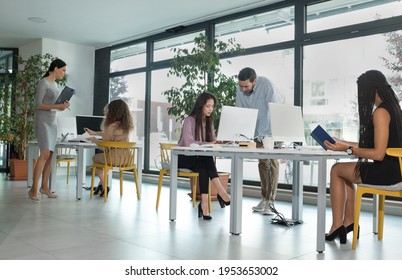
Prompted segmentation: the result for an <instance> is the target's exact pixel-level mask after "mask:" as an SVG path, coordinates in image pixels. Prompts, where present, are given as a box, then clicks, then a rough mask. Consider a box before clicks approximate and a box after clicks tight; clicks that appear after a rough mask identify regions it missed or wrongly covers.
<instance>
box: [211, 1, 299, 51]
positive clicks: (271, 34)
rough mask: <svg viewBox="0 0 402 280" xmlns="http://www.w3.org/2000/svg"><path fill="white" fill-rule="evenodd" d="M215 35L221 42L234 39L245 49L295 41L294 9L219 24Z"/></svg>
mask: <svg viewBox="0 0 402 280" xmlns="http://www.w3.org/2000/svg"><path fill="white" fill-rule="evenodd" d="M215 34H216V35H215V36H216V37H218V38H219V40H221V41H227V40H228V39H230V38H234V39H235V40H236V42H237V43H239V44H240V45H241V46H242V47H243V48H251V47H258V46H263V45H268V44H273V43H278V42H284V41H289V40H293V38H294V7H293V6H290V7H286V8H282V9H278V10H274V11H269V12H265V13H261V14H255V15H252V16H247V17H243V18H238V19H233V20H230V21H226V22H223V23H218V24H216V26H215Z"/></svg>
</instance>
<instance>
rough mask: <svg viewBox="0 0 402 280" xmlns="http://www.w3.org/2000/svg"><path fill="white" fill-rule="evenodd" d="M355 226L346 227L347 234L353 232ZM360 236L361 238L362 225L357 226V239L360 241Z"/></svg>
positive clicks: (352, 224)
mask: <svg viewBox="0 0 402 280" xmlns="http://www.w3.org/2000/svg"><path fill="white" fill-rule="evenodd" d="M354 225H355V223H351V224H350V225H348V226H347V227H346V234H348V233H349V232H351V231H353V227H354ZM359 236H360V225H358V226H357V239H359Z"/></svg>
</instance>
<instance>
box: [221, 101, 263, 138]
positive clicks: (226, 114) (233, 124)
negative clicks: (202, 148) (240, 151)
mask: <svg viewBox="0 0 402 280" xmlns="http://www.w3.org/2000/svg"><path fill="white" fill-rule="evenodd" d="M257 115H258V110H257V109H250V108H241V107H232V106H222V111H221V118H220V120H219V129H218V135H217V139H218V140H220V141H234V142H235V141H248V140H251V139H253V138H254V132H255V126H256V125H257Z"/></svg>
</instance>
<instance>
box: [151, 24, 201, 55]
mask: <svg viewBox="0 0 402 280" xmlns="http://www.w3.org/2000/svg"><path fill="white" fill-rule="evenodd" d="M200 33H202V34H205V32H204V31H199V32H194V33H191V34H187V35H184V36H179V37H174V38H170V39H166V40H160V41H156V42H155V43H154V55H153V57H154V61H160V60H165V59H171V58H173V56H174V52H173V51H172V50H173V49H182V50H185V49H187V50H191V49H192V48H193V47H194V38H195V37H197V36H198V35H199V34H200Z"/></svg>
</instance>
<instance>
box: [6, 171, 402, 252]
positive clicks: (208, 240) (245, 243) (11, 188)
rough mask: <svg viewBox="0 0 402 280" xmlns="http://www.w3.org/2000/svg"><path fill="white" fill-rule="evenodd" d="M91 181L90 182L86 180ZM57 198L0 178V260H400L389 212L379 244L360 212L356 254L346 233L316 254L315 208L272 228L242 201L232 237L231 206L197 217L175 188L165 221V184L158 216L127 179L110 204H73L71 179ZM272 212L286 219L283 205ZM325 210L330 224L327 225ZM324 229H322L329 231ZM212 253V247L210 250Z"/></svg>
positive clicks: (151, 192)
mask: <svg viewBox="0 0 402 280" xmlns="http://www.w3.org/2000/svg"><path fill="white" fill-rule="evenodd" d="M87 179H88V180H87V182H89V178H87ZM57 181H58V184H59V185H58V186H57V187H56V188H54V190H55V191H56V193H57V194H58V195H59V198H57V199H48V198H46V197H43V198H42V199H41V200H40V201H39V202H33V201H30V200H29V199H28V195H27V192H28V189H27V187H26V182H18V181H17V182H11V181H9V180H8V179H7V178H6V176H5V174H0V259H2V260H98V259H100V260H180V259H184V260H199V259H217V260H225V259H232V260H266V259H271V260H291V259H293V260H297V259H303V260H321V259H325V260H334V259H343V260H349V259H361V260H370V259H375V260H378V259H395V260H396V259H397V260H400V259H402V251H401V250H400V248H401V247H402V239H401V238H400V233H401V228H402V217H400V216H390V215H387V216H386V218H385V230H384V239H383V241H378V240H377V236H376V235H373V234H372V233H371V228H372V225H371V221H372V218H371V214H370V213H362V217H361V223H360V225H361V234H360V240H359V242H358V247H357V250H356V251H352V250H351V234H349V236H348V242H347V244H346V245H340V244H339V241H335V242H327V243H326V250H325V251H324V253H321V254H320V253H317V252H316V251H315V247H316V242H315V240H316V207H315V206H309V205H306V206H304V208H303V211H304V212H303V217H304V223H303V224H301V225H297V226H294V227H291V228H287V227H284V226H278V225H272V224H271V223H270V219H271V216H262V215H261V214H258V213H253V212H252V211H251V207H252V206H253V205H255V204H257V203H258V199H256V198H247V197H245V198H244V203H243V232H242V234H241V235H239V236H233V235H231V234H229V208H224V209H221V208H220V207H219V205H218V203H217V202H213V211H212V213H211V215H212V217H213V219H212V220H211V221H204V220H202V219H198V218H197V210H196V208H192V204H191V201H190V198H189V196H188V195H187V190H185V189H179V192H178V201H179V204H178V215H177V220H176V221H175V222H170V221H169V219H168V197H169V191H168V188H167V187H164V189H163V191H162V195H161V203H160V206H159V211H155V199H156V186H155V185H153V184H144V185H143V190H142V196H141V200H140V201H138V200H137V199H136V194H135V191H134V189H135V188H134V184H133V183H132V182H129V181H126V182H124V186H125V188H124V192H125V193H124V195H123V197H122V198H120V196H119V191H118V187H117V186H118V181H114V185H115V187H114V188H113V189H112V191H111V192H110V194H109V195H110V197H109V200H108V202H107V203H103V200H102V198H100V197H95V198H94V199H93V200H92V201H90V200H89V192H88V191H85V190H84V191H83V192H84V197H83V199H82V200H79V201H78V200H76V199H75V189H74V186H73V182H74V180H71V181H70V185H69V186H66V184H65V176H62V175H60V176H58V179H57ZM276 208H277V210H278V211H279V212H282V213H283V214H284V215H285V216H286V217H289V216H290V213H291V205H290V203H288V202H281V201H277V202H276ZM330 214H331V211H330V210H328V211H327V221H330V220H331V215H330ZM328 227H329V226H328V225H327V228H328ZM211 248H213V249H211Z"/></svg>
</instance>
